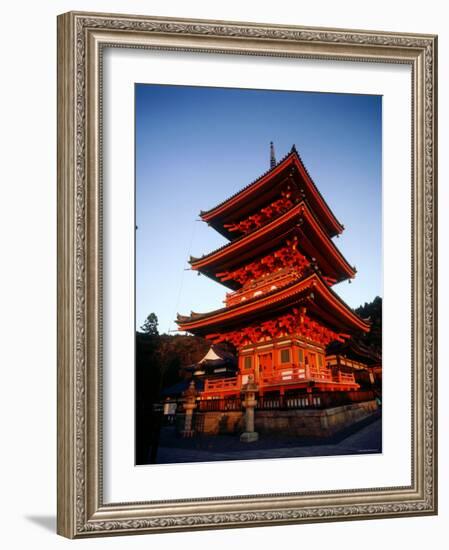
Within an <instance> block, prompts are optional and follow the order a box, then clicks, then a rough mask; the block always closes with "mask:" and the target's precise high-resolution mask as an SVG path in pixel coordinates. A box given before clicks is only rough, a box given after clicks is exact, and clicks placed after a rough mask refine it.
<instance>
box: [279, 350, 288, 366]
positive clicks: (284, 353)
mask: <svg viewBox="0 0 449 550" xmlns="http://www.w3.org/2000/svg"><path fill="white" fill-rule="evenodd" d="M281 363H283V364H285V363H290V349H282V350H281Z"/></svg>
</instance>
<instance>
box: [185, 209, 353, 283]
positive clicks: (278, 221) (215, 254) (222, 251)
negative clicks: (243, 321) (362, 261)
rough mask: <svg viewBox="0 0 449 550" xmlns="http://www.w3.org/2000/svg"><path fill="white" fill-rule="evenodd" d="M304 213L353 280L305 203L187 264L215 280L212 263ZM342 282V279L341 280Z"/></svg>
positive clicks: (334, 247)
mask: <svg viewBox="0 0 449 550" xmlns="http://www.w3.org/2000/svg"><path fill="white" fill-rule="evenodd" d="M303 213H305V215H306V216H307V218H308V220H309V221H310V223H311V224H312V225H313V227H314V230H315V232H316V234H317V236H318V238H319V239H320V240H321V241H322V242H324V246H327V247H328V248H330V250H331V251H332V254H333V256H334V258H336V259H337V260H338V261H339V263H340V266H341V271H342V273H343V274H344V275H345V276H346V278H353V277H354V276H355V273H356V271H355V269H354V268H353V267H352V266H351V265H350V264H349V262H348V261H347V260H346V258H345V257H344V256H343V254H342V253H341V252H340V250H339V249H338V248H337V247H336V245H335V244H334V242H333V241H332V240H331V239H330V237H329V236H328V235H327V234H326V231H325V230H324V228H323V227H322V226H321V224H320V222H319V220H318V219H317V218H316V216H315V214H314V213H313V212H312V210H311V209H310V207H309V206H308V204H307V202H305V201H301V202H300V203H298V204H296V205H295V206H293V207H292V208H291V209H290V210H288V211H287V212H285V213H284V214H282V215H281V216H279V217H277V218H275V219H274V220H272V221H271V222H269V223H267V224H266V225H264V226H262V227H259V228H258V229H256V230H255V231H252V232H251V233H248V234H246V235H242V236H241V237H238V238H237V239H235V240H233V241H231V242H229V243H226V244H224V245H223V246H221V247H220V248H217V249H216V250H213V251H212V252H209V253H208V254H206V255H204V256H203V257H201V258H193V257H191V259H190V261H189V263H190V265H191V267H192V269H194V270H197V271H200V272H201V273H203V274H204V275H206V276H207V277H211V278H212V279H214V280H217V278H216V277H215V276H214V275H213V274H211V273H210V270H212V271H213V270H214V268H213V266H214V263H216V262H218V261H219V260H220V259H223V258H224V257H226V256H229V255H230V254H232V253H234V251H235V252H237V251H240V253H241V252H242V250H247V249H248V247H250V246H251V243H253V242H254V241H256V240H257V239H260V238H261V236H262V235H265V236H266V237H267V238H269V236H270V233H271V234H272V232H273V230H275V229H276V228H277V227H279V226H280V225H282V224H284V223H288V222H290V223H292V222H293V221H294V218H295V216H296V215H298V216H299V215H302V214H303ZM342 280H343V279H342ZM225 286H227V287H228V288H232V289H235V287H234V285H230V284H229V285H226V284H225Z"/></svg>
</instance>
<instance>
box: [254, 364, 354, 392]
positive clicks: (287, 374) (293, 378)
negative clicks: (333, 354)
mask: <svg viewBox="0 0 449 550" xmlns="http://www.w3.org/2000/svg"><path fill="white" fill-rule="evenodd" d="M303 381H319V382H334V383H339V384H355V383H356V382H355V378H354V375H353V374H352V373H343V372H340V371H339V372H337V373H336V374H333V373H332V372H331V371H330V370H329V369H320V368H319V367H312V366H309V365H295V364H293V365H292V366H291V367H286V368H283V369H280V370H276V371H274V372H270V373H267V374H262V375H261V376H260V379H259V384H260V386H261V387H263V386H275V385H288V384H295V383H297V382H303Z"/></svg>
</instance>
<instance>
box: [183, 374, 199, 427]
mask: <svg viewBox="0 0 449 550" xmlns="http://www.w3.org/2000/svg"><path fill="white" fill-rule="evenodd" d="M183 395H184V403H183V405H184V410H185V420H184V429H183V430H182V432H181V435H182V437H193V429H192V419H193V410H194V409H195V408H196V389H195V382H194V381H193V380H192V381H191V382H190V385H189V387H188V388H187V390H186V391H185V392H184V394H183Z"/></svg>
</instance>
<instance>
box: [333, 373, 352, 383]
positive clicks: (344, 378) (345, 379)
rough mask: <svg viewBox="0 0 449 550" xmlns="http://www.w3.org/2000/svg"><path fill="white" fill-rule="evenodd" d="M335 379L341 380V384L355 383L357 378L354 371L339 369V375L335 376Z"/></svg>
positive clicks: (336, 380)
mask: <svg viewBox="0 0 449 550" xmlns="http://www.w3.org/2000/svg"><path fill="white" fill-rule="evenodd" d="M334 381H335V382H339V383H340V384H355V383H356V382H355V378H354V375H353V374H352V372H341V371H338V373H337V375H336V376H334Z"/></svg>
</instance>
